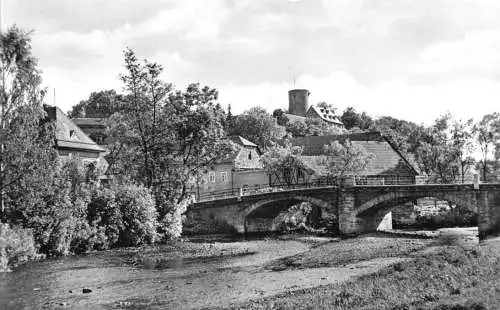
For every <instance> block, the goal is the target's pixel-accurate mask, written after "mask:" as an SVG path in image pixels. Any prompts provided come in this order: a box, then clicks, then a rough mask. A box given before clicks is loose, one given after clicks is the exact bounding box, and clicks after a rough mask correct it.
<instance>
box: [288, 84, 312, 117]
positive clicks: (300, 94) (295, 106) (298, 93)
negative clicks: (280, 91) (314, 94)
mask: <svg viewBox="0 0 500 310" xmlns="http://www.w3.org/2000/svg"><path fill="white" fill-rule="evenodd" d="M308 108H309V91H308V90H307V89H292V90H290V91H288V113H290V114H294V115H299V116H305V115H306V112H307V109H308Z"/></svg>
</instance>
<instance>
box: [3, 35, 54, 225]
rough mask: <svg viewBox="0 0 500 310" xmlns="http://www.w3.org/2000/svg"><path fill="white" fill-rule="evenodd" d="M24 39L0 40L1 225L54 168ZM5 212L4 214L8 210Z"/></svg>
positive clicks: (36, 79) (50, 141) (39, 92)
mask: <svg viewBox="0 0 500 310" xmlns="http://www.w3.org/2000/svg"><path fill="white" fill-rule="evenodd" d="M40 84H41V76H40V72H39V70H38V68H37V60H36V59H35V58H34V57H33V56H32V54H31V38H30V34H29V33H26V32H24V31H22V30H20V29H19V28H17V27H15V26H14V27H12V28H10V29H8V30H7V31H6V32H4V33H1V34H0V205H1V208H0V211H1V219H2V221H6V220H7V213H12V212H15V210H14V207H17V206H18V202H19V200H20V199H22V198H23V197H22V196H23V195H24V194H25V193H26V191H35V192H36V191H37V188H39V187H40V186H42V185H43V183H44V182H45V181H46V180H47V178H49V177H50V175H51V174H52V172H51V171H52V170H53V169H54V167H55V163H56V153H55V150H54V149H53V148H52V147H53V145H54V135H53V130H52V124H50V123H48V122H46V121H45V116H46V114H45V112H44V110H43V106H42V100H43V96H44V91H43V90H42V89H40ZM8 209H9V210H8Z"/></svg>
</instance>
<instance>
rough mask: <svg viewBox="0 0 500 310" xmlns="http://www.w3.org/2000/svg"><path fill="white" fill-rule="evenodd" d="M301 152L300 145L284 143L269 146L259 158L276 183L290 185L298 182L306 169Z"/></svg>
mask: <svg viewBox="0 0 500 310" xmlns="http://www.w3.org/2000/svg"><path fill="white" fill-rule="evenodd" d="M301 154H302V148H301V147H300V146H292V145H291V144H286V145H285V146H273V147H271V148H269V149H268V150H267V152H265V153H264V154H263V155H262V157H261V160H262V163H263V164H264V168H265V169H266V170H267V173H268V174H269V175H270V176H271V178H274V179H275V182H276V183H278V184H286V185H288V186H290V185H292V184H295V183H299V178H300V176H301V175H303V173H304V171H305V169H306V166H305V164H304V162H303V161H302V158H301Z"/></svg>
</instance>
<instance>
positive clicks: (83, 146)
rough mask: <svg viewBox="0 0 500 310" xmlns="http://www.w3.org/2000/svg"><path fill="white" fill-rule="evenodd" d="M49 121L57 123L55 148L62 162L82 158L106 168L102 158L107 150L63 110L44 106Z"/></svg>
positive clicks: (84, 160)
mask: <svg viewBox="0 0 500 310" xmlns="http://www.w3.org/2000/svg"><path fill="white" fill-rule="evenodd" d="M44 110H45V112H46V113H47V119H48V121H53V122H54V123H55V138H56V139H55V143H56V145H55V148H56V149H57V152H58V154H59V158H60V159H61V161H63V162H64V161H67V160H69V159H72V158H76V157H78V158H80V159H81V160H82V161H83V162H85V163H87V162H94V163H96V164H97V166H98V167H100V168H104V167H105V166H106V165H107V164H106V162H105V160H104V158H103V157H102V156H101V155H102V154H104V152H105V150H104V149H103V148H102V147H100V146H99V145H97V143H95V142H94V141H93V140H92V139H90V137H89V136H88V135H87V134H85V133H84V132H83V131H82V130H81V129H80V128H79V127H78V126H77V125H76V124H75V123H73V122H72V121H71V119H70V118H69V117H68V116H66V114H64V112H63V111H61V109H59V108H57V107H53V106H48V105H45V106H44Z"/></svg>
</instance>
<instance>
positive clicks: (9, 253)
mask: <svg viewBox="0 0 500 310" xmlns="http://www.w3.org/2000/svg"><path fill="white" fill-rule="evenodd" d="M92 169H94V167H93V166H92V165H90V166H85V165H84V164H83V163H82V162H81V161H79V160H77V159H76V160H72V161H69V162H67V163H66V164H65V165H64V166H62V167H61V168H59V169H56V170H55V172H54V175H53V176H51V177H50V178H48V179H49V180H51V182H46V183H44V185H43V186H44V187H43V188H41V190H40V191H37V192H36V193H31V192H27V193H24V195H22V196H20V198H19V199H18V201H17V204H16V207H15V208H10V209H9V210H8V213H7V219H8V223H6V224H2V226H1V229H0V269H4V270H6V269H8V268H12V267H15V266H17V265H19V264H21V263H24V262H26V261H28V260H30V259H33V258H38V257H40V255H37V253H40V254H43V255H48V256H59V255H67V254H79V253H85V252H88V251H91V250H105V249H109V248H113V247H118V246H139V245H143V244H151V243H153V242H155V241H156V240H157V239H158V238H159V234H158V233H157V231H158V230H159V224H158V221H157V218H158V214H157V211H156V205H155V200H154V197H153V195H152V193H151V191H150V190H149V189H147V188H145V187H143V186H140V185H135V184H127V183H125V184H119V185H118V184H117V185H114V186H112V187H110V188H104V187H103V186H101V185H100V184H99V182H98V181H97V179H96V178H93V177H92V176H93V175H96V174H94V173H92ZM38 189H40V188H38ZM13 227H16V228H13ZM160 237H161V236H160Z"/></svg>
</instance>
